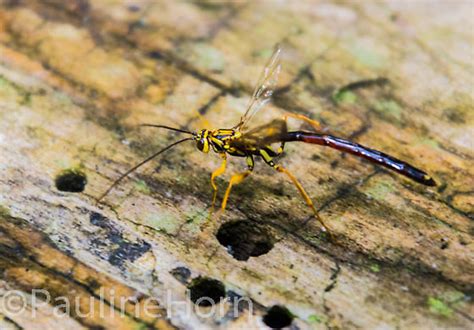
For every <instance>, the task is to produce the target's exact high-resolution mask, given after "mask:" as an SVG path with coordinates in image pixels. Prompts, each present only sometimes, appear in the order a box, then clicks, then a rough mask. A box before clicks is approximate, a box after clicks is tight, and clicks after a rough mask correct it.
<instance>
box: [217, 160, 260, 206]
mask: <svg viewBox="0 0 474 330" xmlns="http://www.w3.org/2000/svg"><path fill="white" fill-rule="evenodd" d="M246 160H247V171H245V172H240V173H236V174H234V175H232V177H231V178H230V181H229V185H228V186H227V190H226V191H225V194H224V198H223V199H222V206H221V209H222V211H224V210H225V207H226V205H227V200H228V199H229V195H230V191H231V189H232V186H233V185H236V184H239V183H241V182H242V181H243V180H244V179H245V178H246V177H248V176H249V175H250V173H252V171H253V166H254V161H253V157H252V156H251V155H249V156H247V158H246Z"/></svg>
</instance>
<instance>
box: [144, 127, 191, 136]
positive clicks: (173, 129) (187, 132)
mask: <svg viewBox="0 0 474 330" xmlns="http://www.w3.org/2000/svg"><path fill="white" fill-rule="evenodd" d="M139 126H145V127H155V128H164V129H167V130H170V131H175V132H180V133H186V134H191V135H194V133H193V132H189V131H186V130H184V129H180V128H175V127H170V126H165V125H153V124H140V125H139Z"/></svg>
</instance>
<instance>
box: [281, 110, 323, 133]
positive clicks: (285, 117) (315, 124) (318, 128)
mask: <svg viewBox="0 0 474 330" xmlns="http://www.w3.org/2000/svg"><path fill="white" fill-rule="evenodd" d="M288 117H291V118H295V119H298V120H302V121H304V122H306V123H308V124H310V125H311V126H312V127H313V128H314V130H315V131H317V132H319V131H322V130H323V127H322V126H321V123H320V122H319V121H317V120H313V119H309V118H308V117H306V116H303V115H300V114H298V113H291V112H287V113H285V114H284V115H283V120H285V121H288Z"/></svg>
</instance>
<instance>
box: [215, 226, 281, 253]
mask: <svg viewBox="0 0 474 330" xmlns="http://www.w3.org/2000/svg"><path fill="white" fill-rule="evenodd" d="M216 238H217V240H218V241H219V243H221V245H223V246H225V247H226V248H227V251H229V253H230V254H231V255H232V256H233V257H234V258H235V259H237V260H242V261H245V260H248V259H249V258H250V257H258V256H261V255H262V254H265V253H268V252H269V251H270V250H271V249H272V248H273V239H272V237H271V235H270V234H269V233H268V231H267V230H266V229H265V228H263V227H261V226H259V225H257V224H256V223H254V222H251V221H235V222H228V223H225V224H223V225H222V226H221V227H220V228H219V231H218V232H217V235H216Z"/></svg>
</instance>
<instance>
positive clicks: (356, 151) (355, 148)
mask: <svg viewBox="0 0 474 330" xmlns="http://www.w3.org/2000/svg"><path fill="white" fill-rule="evenodd" d="M280 54H281V47H280V46H279V45H277V46H276V47H275V50H274V52H273V54H272V56H271V57H270V59H269V60H268V63H267V64H266V66H265V68H264V70H263V72H262V73H261V75H260V77H259V79H258V83H257V85H256V88H255V90H254V92H253V94H252V97H251V99H250V101H249V104H248V106H247V108H246V111H245V113H244V115H243V116H242V117H241V118H240V121H239V123H238V124H237V125H235V126H234V127H232V128H225V129H214V130H209V129H201V130H199V131H197V132H190V131H187V130H184V129H179V128H175V127H169V126H165V125H153V124H143V125H141V126H149V127H155V128H163V129H167V130H171V131H175V132H179V133H184V134H188V135H190V137H187V138H184V139H182V140H179V141H177V142H174V143H172V144H170V145H169V146H167V147H165V148H164V149H162V150H160V151H158V152H156V153H155V154H152V155H151V156H150V157H148V158H146V159H145V160H143V161H142V162H140V163H138V164H136V165H135V166H133V167H132V168H131V169H129V170H128V171H127V172H125V173H124V174H122V175H121V176H120V177H119V178H118V179H117V180H116V181H115V182H114V183H113V184H112V185H111V186H110V187H109V188H108V189H107V190H106V191H105V192H104V193H103V194H102V195H101V196H100V198H99V200H101V199H102V198H103V197H105V196H106V195H107V194H108V193H109V192H110V190H112V189H113V188H114V187H115V186H116V185H117V184H118V183H119V182H120V181H121V180H123V179H124V178H125V177H127V176H128V175H129V174H130V173H132V172H134V171H135V170H136V169H138V168H139V167H141V166H142V165H144V164H146V163H147V162H149V161H151V160H152V159H154V158H156V157H157V156H159V155H160V154H162V153H163V152H165V151H167V150H169V149H171V148H173V147H175V146H176V145H178V144H181V143H183V142H186V141H194V142H195V144H196V147H197V149H198V150H199V151H201V152H203V153H209V152H210V151H212V152H214V153H216V154H218V155H219V156H220V157H221V158H222V163H221V166H220V167H219V168H218V169H216V170H215V171H213V172H212V174H211V186H212V189H213V198H212V207H213V206H214V204H215V201H216V197H217V185H216V182H215V180H216V178H217V177H219V176H220V175H222V174H224V172H225V170H226V165H227V158H228V156H234V157H243V158H245V160H246V163H247V169H246V170H245V171H242V172H239V173H235V174H233V175H232V177H231V178H230V181H229V183H228V186H227V189H226V191H225V193H224V197H223V199H222V204H221V209H222V210H225V208H226V205H227V200H228V198H229V195H230V192H231V189H232V187H233V186H234V185H236V184H239V183H241V182H242V181H243V180H244V179H245V178H247V177H248V176H249V175H250V174H251V173H252V171H253V169H254V158H255V157H260V158H261V159H263V161H264V162H265V163H266V164H267V165H268V166H270V167H272V168H273V169H275V170H276V171H277V172H280V173H283V174H285V175H286V176H287V177H288V179H289V180H290V181H291V182H292V183H293V184H294V186H295V187H296V188H297V190H298V191H299V193H300V194H301V196H302V198H303V199H304V201H305V202H306V204H307V205H308V206H309V207H310V208H311V210H312V213H313V214H314V217H315V218H316V219H317V221H319V223H320V224H321V226H322V230H323V231H325V232H327V233H329V235H331V234H330V230H329V228H328V226H327V225H326V224H325V223H324V221H323V219H322V218H321V217H320V216H319V214H318V211H317V210H316V207H315V206H314V203H313V202H312V200H311V198H310V197H309V195H308V193H307V192H306V191H305V189H304V188H303V186H302V184H301V183H300V182H299V180H298V179H297V178H296V177H295V176H294V175H293V174H292V173H291V172H290V171H289V170H288V169H286V168H285V167H283V166H282V165H280V164H278V163H277V162H276V160H275V159H276V158H277V157H278V156H280V155H281V154H282V153H283V152H284V148H285V144H286V143H287V142H304V143H310V144H317V145H321V146H327V147H330V148H334V149H337V150H340V151H342V152H347V153H350V154H353V155H355V156H357V157H361V158H365V159H366V160H368V161H370V162H372V163H375V164H378V165H381V166H383V167H385V168H388V169H390V170H393V171H395V172H398V173H399V174H402V175H404V176H406V177H408V178H410V179H412V180H414V181H416V182H418V183H421V184H424V185H427V186H435V185H436V183H435V181H434V180H433V178H431V177H430V176H429V175H428V174H427V173H425V172H424V171H422V170H420V169H418V168H416V167H414V166H412V165H410V164H408V163H406V162H404V161H401V160H399V159H397V158H395V157H392V156H389V155H387V154H385V153H383V152H381V151H377V150H374V149H371V148H368V147H365V146H363V145H360V144H358V143H354V142H351V141H349V140H346V139H343V138H340V137H336V136H333V135H330V134H326V133H324V131H325V130H324V129H323V128H322V126H321V124H320V123H319V122H318V121H316V120H313V119H310V118H308V117H306V116H303V115H301V114H294V113H286V114H284V115H283V117H282V118H278V119H274V120H273V121H271V122H269V123H267V124H265V125H261V126H258V127H255V128H252V129H249V128H248V125H249V122H250V120H251V119H252V118H253V116H254V115H255V114H256V113H257V112H258V111H259V110H260V109H262V108H263V107H264V105H265V104H267V103H268V102H269V101H270V99H271V97H272V95H273V92H274V90H275V87H276V83H277V77H278V74H279V72H280V70H281V64H280ZM288 118H295V119H297V120H301V121H302V122H305V123H307V124H309V125H310V126H311V127H312V128H313V130H312V131H301V130H299V131H289V130H288V126H287V121H288ZM275 144H279V146H278V147H274V145H275Z"/></svg>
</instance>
